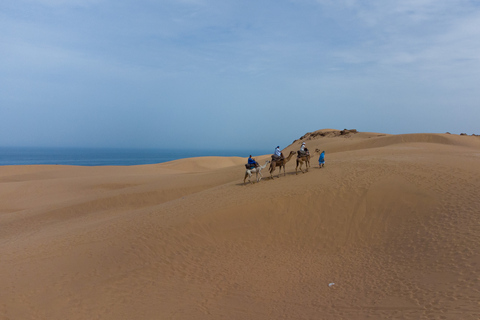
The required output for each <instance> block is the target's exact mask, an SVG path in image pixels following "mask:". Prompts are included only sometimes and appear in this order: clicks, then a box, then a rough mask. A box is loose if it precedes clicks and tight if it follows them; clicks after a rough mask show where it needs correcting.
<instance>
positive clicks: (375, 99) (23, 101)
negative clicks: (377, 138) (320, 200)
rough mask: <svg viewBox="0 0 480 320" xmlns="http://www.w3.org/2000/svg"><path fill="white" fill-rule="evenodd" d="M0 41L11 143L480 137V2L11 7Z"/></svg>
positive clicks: (16, 2)
mask: <svg viewBox="0 0 480 320" xmlns="http://www.w3.org/2000/svg"><path fill="white" fill-rule="evenodd" d="M0 30H2V31H1V32H0V146H45V147H102V148H103V147H112V148H179V149H202V148H208V149H230V150H231V149H243V150H245V149H248V148H252V149H255V150H258V149H263V150H265V149H267V150H269V149H272V150H273V149H274V148H275V147H276V146H277V145H280V146H281V147H282V148H283V147H286V146H287V145H289V144H290V143H292V142H293V140H295V139H298V138H300V137H301V136H303V135H304V134H305V133H307V132H312V131H315V130H319V129H325V128H331V129H340V130H341V129H345V128H347V129H357V130H358V131H367V132H381V133H390V134H402V133H430V132H432V133H445V132H451V133H456V134H459V133H467V134H480V125H479V123H480V89H479V87H480V54H479V53H480V0H396V1H393V0H377V1H376V0H361V1H360V0H359V1H357V0H290V1H288V0H263V1H252V0H242V1H232V0H159V1H154V0H136V1H130V0H2V1H0ZM272 152H273V151H272Z"/></svg>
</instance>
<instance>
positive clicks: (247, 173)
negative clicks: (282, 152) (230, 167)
mask: <svg viewBox="0 0 480 320" xmlns="http://www.w3.org/2000/svg"><path fill="white" fill-rule="evenodd" d="M269 163H270V160H267V162H265V164H264V165H263V166H259V167H256V168H252V169H247V170H246V171H245V178H243V184H245V180H246V179H247V176H248V182H251V181H250V178H251V177H252V173H255V178H256V179H257V182H260V180H262V177H263V176H262V169H265V167H266V166H267V164H269ZM259 175H260V178H259V177H258V176H259Z"/></svg>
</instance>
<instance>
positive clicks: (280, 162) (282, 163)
mask: <svg viewBox="0 0 480 320" xmlns="http://www.w3.org/2000/svg"><path fill="white" fill-rule="evenodd" d="M294 154H295V151H290V154H289V155H288V157H286V158H283V159H280V160H277V161H274V160H272V162H271V163H270V178H272V179H273V172H274V171H275V168H276V167H278V178H280V173H281V172H282V167H283V175H284V176H285V164H286V163H287V162H288V161H290V159H291V158H292V156H293V155H294Z"/></svg>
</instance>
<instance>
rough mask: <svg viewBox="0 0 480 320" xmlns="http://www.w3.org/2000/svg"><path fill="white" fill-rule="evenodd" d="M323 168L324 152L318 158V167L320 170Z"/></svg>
mask: <svg viewBox="0 0 480 320" xmlns="http://www.w3.org/2000/svg"><path fill="white" fill-rule="evenodd" d="M323 166H325V151H322V153H320V157H319V158H318V167H319V168H321V167H323Z"/></svg>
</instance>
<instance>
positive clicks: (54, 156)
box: [0, 147, 272, 166]
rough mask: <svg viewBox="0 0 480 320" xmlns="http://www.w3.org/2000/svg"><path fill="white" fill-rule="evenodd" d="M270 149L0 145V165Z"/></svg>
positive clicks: (152, 159)
mask: <svg viewBox="0 0 480 320" xmlns="http://www.w3.org/2000/svg"><path fill="white" fill-rule="evenodd" d="M270 152H272V151H271V150H270V151H267V150H176V149H113V148H36V147H0V166H6V165H33V164H35V165H37V164H60V165H72V166H133V165H141V164H154V163H162V162H168V161H172V160H178V159H184V158H192V157H205V156H220V157H243V158H245V161H247V158H248V156H249V155H254V156H256V155H263V154H268V153H270Z"/></svg>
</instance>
